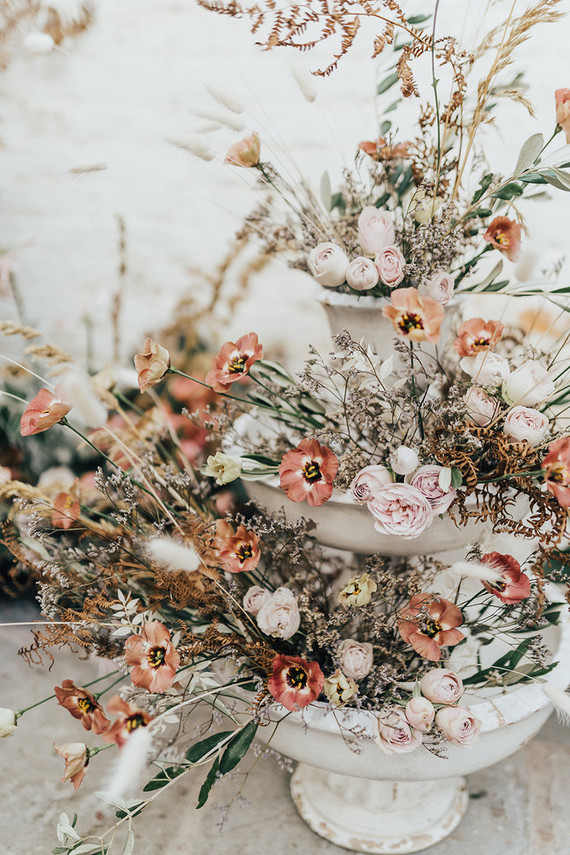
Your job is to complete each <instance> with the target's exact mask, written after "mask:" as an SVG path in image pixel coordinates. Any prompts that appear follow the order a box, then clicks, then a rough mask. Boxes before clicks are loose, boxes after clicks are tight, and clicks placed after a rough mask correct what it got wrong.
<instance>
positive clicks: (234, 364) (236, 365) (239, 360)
mask: <svg viewBox="0 0 570 855" xmlns="http://www.w3.org/2000/svg"><path fill="white" fill-rule="evenodd" d="M246 361H247V358H246V357H245V356H242V355H241V353H238V355H237V356H234V358H233V359H230V361H229V362H228V371H229V373H230V374H243V372H244V371H245V363H246Z"/></svg>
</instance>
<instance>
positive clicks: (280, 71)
mask: <svg viewBox="0 0 570 855" xmlns="http://www.w3.org/2000/svg"><path fill="white" fill-rule="evenodd" d="M415 5H416V6H417V5H418V4H417V3H416V4H415ZM500 5H501V7H504V6H505V4H504V3H502V4H500ZM520 5H521V6H522V5H523V4H520ZM562 5H563V6H564V5H565V3H563V4H562ZM458 7H459V8H460V9H466V10H467V9H470V10H471V12H473V9H474V6H473V3H468V0H444V2H443V4H442V30H443V29H446V28H447V27H448V26H456V25H457V24H456V20H457V21H459V20H460V19H461V20H462V19H463V14H461V16H458V15H457V9H458ZM486 7H487V2H486V0H478V2H477V4H475V10H476V11H477V12H480V11H481V10H482V9H485V8H486ZM468 32H469V29H468ZM569 35H570V22H569V20H568V19H565V20H564V21H563V22H562V23H561V24H559V25H557V26H555V27H543V28H542V29H541V30H539V31H538V32H537V34H536V35H535V36H534V37H533V39H532V41H531V42H529V43H528V45H527V47H526V48H525V49H524V53H523V57H524V65H525V67H526V70H527V77H528V81H529V84H530V92H529V94H530V97H531V98H532V100H533V101H534V102H535V103H536V105H537V108H538V117H537V121H536V124H535V123H533V122H531V121H530V120H529V119H528V118H527V117H526V115H525V114H524V112H523V111H522V110H520V109H511V108H509V110H508V111H507V112H506V114H505V120H504V121H503V123H502V127H501V133H500V134H499V133H495V132H490V133H489V134H488V156H489V159H490V160H492V162H493V163H494V164H496V165H497V166H498V167H504V168H508V166H509V164H512V162H513V160H514V159H515V158H516V154H517V152H518V147H519V145H520V142H522V140H523V139H524V138H525V137H526V136H528V135H529V134H530V133H532V132H533V131H535V130H539V129H543V130H546V131H548V130H549V129H550V128H551V127H552V126H553V113H554V109H553V90H554V89H555V88H556V87H558V86H564V85H570V76H569V72H568V62H567V47H566V46H567V43H568V36H569ZM368 52H369V43H368V42H367V41H366V40H365V39H362V40H361V41H360V42H359V44H358V45H357V47H356V49H355V51H354V52H353V53H352V56H351V57H350V58H349V59H347V60H346V61H345V62H344V63H343V64H342V65H341V68H340V70H339V71H338V72H337V73H336V74H335V75H333V76H332V78H330V79H328V80H326V81H320V80H317V86H318V89H319V97H318V99H317V103H316V105H309V104H307V103H306V102H305V101H304V100H303V98H302V96H301V94H300V92H299V90H298V88H297V86H296V84H295V83H294V81H293V79H292V76H291V74H290V72H289V69H288V60H289V54H288V52H287V51H273V52H271V53H262V52H261V51H260V50H259V49H257V48H256V47H255V46H254V45H253V40H252V37H251V36H250V34H249V32H248V27H247V24H246V23H245V22H237V21H233V20H229V19H225V18H221V17H219V16H216V15H213V14H211V13H207V12H204V11H202V10H200V9H199V8H198V7H197V6H196V5H195V4H194V2H192V0H98V2H97V16H96V20H95V22H94V24H93V25H92V26H91V28H90V29H89V30H88V31H87V32H86V33H85V34H84V35H82V36H81V37H79V38H78V39H77V40H71V41H69V42H66V43H65V44H64V46H63V50H62V52H59V53H51V54H49V55H45V56H34V57H29V56H24V55H22V56H19V57H17V58H16V60H15V61H14V62H13V64H12V65H11V67H10V68H9V69H8V70H7V71H6V72H3V73H2V74H1V76H0V140H1V142H2V146H3V147H2V149H1V150H0V159H1V161H2V170H1V175H0V198H1V204H2V213H1V218H2V219H1V223H0V225H1V229H0V234H1V235H2V238H1V243H2V245H3V246H4V247H13V246H19V245H21V244H24V243H25V242H26V241H28V240H29V241H32V243H31V245H30V246H28V247H27V248H26V249H25V250H23V251H22V252H21V255H20V259H19V267H18V281H19V284H20V287H21V289H22V291H23V294H24V301H25V305H26V312H27V318H28V320H29V322H30V323H32V324H39V325H40V326H41V327H42V329H44V330H45V331H46V332H47V333H49V334H50V335H52V336H53V337H55V338H57V340H58V342H59V343H61V344H62V345H64V346H66V347H67V348H69V349H71V350H73V351H74V352H75V353H76V354H77V355H78V356H79V357H82V356H83V354H84V352H85V334H84V328H83V326H82V322H81V318H82V317H83V316H84V315H86V314H88V315H89V316H90V317H91V318H92V320H93V322H94V324H95V341H96V345H97V351H98V356H99V361H100V362H101V363H104V362H105V361H106V360H107V359H108V358H109V357H110V352H111V351H110V336H109V329H108V326H109V325H108V315H109V302H110V297H111V294H112V292H113V291H114V289H115V288H116V285H117V263H118V262H117V251H116V245H117V223H116V215H117V214H121V215H122V216H123V217H124V218H125V220H126V223H127V229H128V262H129V273H128V278H127V282H126V296H125V311H124V318H123V329H124V355H125V356H126V355H127V354H128V353H129V350H130V348H132V347H133V346H134V347H136V346H137V344H138V343H139V342H140V340H141V337H142V334H143V332H146V331H150V332H152V331H153V330H156V329H158V328H159V327H160V325H161V324H163V323H165V322H166V321H168V320H169V317H170V313H171V311H172V308H173V306H174V304H175V302H176V299H177V296H178V295H179V294H180V293H181V292H183V291H184V289H186V288H187V287H188V286H189V284H190V283H191V278H190V274H189V268H191V267H196V266H203V267H208V266H210V265H213V264H214V263H215V262H216V261H217V260H219V258H220V256H221V255H222V253H223V252H224V251H225V249H226V248H227V246H228V242H229V239H230V237H231V235H232V233H233V231H234V229H235V228H236V227H237V226H238V225H239V221H240V216H241V215H242V214H243V213H244V212H245V211H246V210H247V209H248V208H249V206H250V205H251V202H252V201H253V196H252V194H251V193H250V192H248V188H247V186H246V185H247V184H248V180H249V178H250V177H251V176H250V175H249V174H246V171H245V170H237V169H235V168H231V167H228V166H224V165H223V164H222V163H221V158H222V157H223V154H224V152H225V150H226V148H227V147H228V145H229V144H230V143H231V142H233V141H234V140H236V139H238V138H239V137H240V136H242V134H236V133H233V132H231V131H229V130H228V131H221V132H218V134H217V135H216V136H214V137H212V140H213V144H214V146H215V147H216V148H217V149H218V151H219V152H220V160H219V161H218V162H213V163H204V162H202V161H199V160H196V159H194V158H192V157H191V156H190V155H188V154H187V153H185V152H182V151H180V150H178V149H175V148H173V147H172V146H170V145H169V144H168V143H167V142H166V139H167V138H168V137H172V136H178V135H183V134H184V133H187V132H189V131H191V130H192V128H193V127H195V126H196V125H199V124H200V120H199V119H196V118H195V117H193V116H192V110H193V109H195V108H198V107H200V106H206V105H207V104H211V101H210V100H209V99H208V96H207V95H206V93H205V91H204V89H203V83H204V82H205V81H208V80H214V81H216V82H217V83H218V84H221V85H223V86H226V87H227V88H228V90H229V91H231V92H233V93H234V94H235V95H236V96H237V97H239V98H240V100H242V101H243V102H244V103H245V105H246V107H247V119H246V121H247V124H248V126H249V127H250V128H251V129H255V130H258V131H259V132H260V134H261V136H262V137H263V138H264V139H265V140H267V139H268V138H269V135H270V134H271V135H275V136H276V138H277V139H281V141H282V142H283V143H284V144H286V147H287V150H288V152H289V153H290V154H291V155H292V157H293V158H294V160H295V161H296V162H297V163H298V164H299V165H300V167H301V169H302V171H303V172H304V173H305V174H306V175H307V176H308V177H309V178H310V179H311V181H312V183H313V184H314V186H315V187H318V185H319V181H320V176H321V174H322V171H323V169H325V168H326V169H328V171H329V173H330V175H331V178H332V179H333V182H334V176H335V175H338V174H339V171H340V169H341V168H342V165H343V159H345V160H346V162H347V163H350V161H351V158H352V156H353V152H354V147H355V144H356V143H358V141H359V140H361V139H369V138H371V137H373V135H374V131H375V128H376V120H375V112H374V104H373V99H372V97H371V96H372V93H373V91H374V74H375V70H374V67H373V63H371V62H370V61H368V60H367V56H368ZM565 75H566V76H565ZM559 139H562V138H561V137H560V138H559ZM93 163H105V164H106V165H107V169H106V170H105V171H102V172H96V173H92V174H87V175H80V176H78V175H74V174H72V173H71V172H70V170H71V169H72V168H74V167H78V166H82V165H86V164H93ZM569 198H570V197H568V196H565V197H564V198H562V194H557V198H556V201H555V203H554V204H553V205H552V206H551V207H550V208H549V209H547V208H545V207H544V206H543V205H540V206H539V205H538V204H537V206H536V207H535V209H534V210H533V209H532V206H529V210H528V222H529V225H530V227H531V231H532V234H533V243H534V244H535V245H536V246H537V247H539V248H540V249H541V251H542V250H543V249H545V251H546V252H547V254H548V253H550V254H552V253H560V252H561V251H564V248H565V243H566V238H567V233H568V225H567V223H568V210H569V208H568V204H569V202H568V199H569ZM547 211H548V215H549V216H548V218H547V217H545V213H546V212H547ZM312 292H313V285H312V283H311V282H310V280H308V278H307V277H305V276H304V275H302V274H299V273H296V272H290V271H287V270H286V269H284V268H281V267H280V266H279V265H275V266H274V267H272V268H271V270H269V271H266V272H265V273H264V274H263V275H262V277H260V278H259V281H258V282H257V284H256V288H255V299H254V300H253V301H251V302H250V303H249V304H248V305H247V306H244V307H241V308H240V310H239V311H238V313H237V314H236V316H235V317H234V318H233V320H232V322H231V325H230V328H229V330H228V335H230V334H239V333H240V332H248V331H249V330H250V329H254V328H255V329H257V331H258V332H259V334H260V337H261V338H262V340H264V341H266V342H273V343H274V344H275V346H276V347H277V346H279V344H282V345H283V347H284V348H288V349H290V348H291V347H292V343H293V342H295V341H296V342H302V343H306V342H308V341H311V340H312V341H314V342H315V343H316V344H317V345H320V346H323V345H324V346H325V347H326V342H327V338H326V335H327V334H326V326H325V322H324V319H323V318H322V316H321V314H320V311H321V310H320V308H319V307H317V306H315V305H314V303H313V301H312ZM0 311H1V314H2V316H3V317H12V316H13V315H14V312H13V310H12V308H11V306H10V304H9V301H8V300H7V299H3V300H2V301H1V303H0Z"/></svg>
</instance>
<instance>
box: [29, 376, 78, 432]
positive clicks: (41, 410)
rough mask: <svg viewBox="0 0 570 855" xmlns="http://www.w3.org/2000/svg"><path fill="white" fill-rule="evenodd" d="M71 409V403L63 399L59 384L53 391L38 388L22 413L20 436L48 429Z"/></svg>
mask: <svg viewBox="0 0 570 855" xmlns="http://www.w3.org/2000/svg"><path fill="white" fill-rule="evenodd" d="M70 410H71V404H68V403H67V402H66V401H64V400H63V390H62V387H61V386H56V388H55V392H50V391H49V389H40V391H39V392H38V394H37V395H36V397H35V398H33V399H32V400H31V401H30V403H29V404H28V406H27V407H26V409H25V410H24V412H23V414H22V418H21V419H20V433H21V434H22V436H33V435H34V434H36V433H42V432H43V431H44V430H48V429H49V428H50V427H53V425H55V424H57V422H59V421H61V419H63V418H64V417H65V416H66V415H67V414H68V412H69V411H70Z"/></svg>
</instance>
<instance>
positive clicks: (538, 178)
mask: <svg viewBox="0 0 570 855" xmlns="http://www.w3.org/2000/svg"><path fill="white" fill-rule="evenodd" d="M519 181H523V182H524V183H525V184H548V181H547V180H546V178H544V176H543V175H539V174H538V172H527V173H526V174H525V175H521V177H520V178H519Z"/></svg>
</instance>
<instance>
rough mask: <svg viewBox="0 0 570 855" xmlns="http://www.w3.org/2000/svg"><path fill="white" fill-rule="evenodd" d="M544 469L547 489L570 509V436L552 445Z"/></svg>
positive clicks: (543, 464) (545, 459) (544, 462)
mask: <svg viewBox="0 0 570 855" xmlns="http://www.w3.org/2000/svg"><path fill="white" fill-rule="evenodd" d="M542 468H543V469H544V473H545V474H544V477H545V482H546V486H547V488H548V489H549V490H550V492H551V493H554V495H555V496H556V498H557V499H558V502H559V504H561V505H562V507H563V508H570V436H565V437H563V438H562V439H556V440H555V441H554V442H551V443H550V445H549V446H548V454H547V455H546V457H545V458H544V460H543V461H542Z"/></svg>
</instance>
